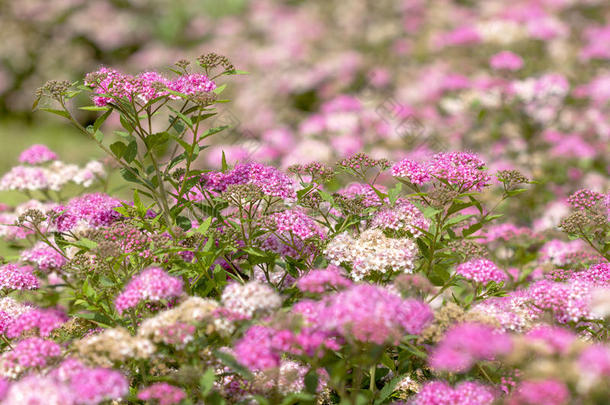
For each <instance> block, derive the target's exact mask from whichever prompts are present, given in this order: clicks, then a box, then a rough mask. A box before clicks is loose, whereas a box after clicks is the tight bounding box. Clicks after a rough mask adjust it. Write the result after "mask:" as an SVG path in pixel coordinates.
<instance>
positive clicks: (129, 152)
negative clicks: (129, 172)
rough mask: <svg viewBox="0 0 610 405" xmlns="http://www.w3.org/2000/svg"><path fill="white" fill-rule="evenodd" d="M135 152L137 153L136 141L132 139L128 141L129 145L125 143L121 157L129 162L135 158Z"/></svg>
mask: <svg viewBox="0 0 610 405" xmlns="http://www.w3.org/2000/svg"><path fill="white" fill-rule="evenodd" d="M137 154H138V143H137V142H136V141H135V140H133V141H131V142H129V145H127V148H126V149H125V152H124V153H123V159H125V161H126V162H127V163H131V162H133V160H134V159H135V158H136V156H137Z"/></svg>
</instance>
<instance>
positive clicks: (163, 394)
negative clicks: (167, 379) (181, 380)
mask: <svg viewBox="0 0 610 405" xmlns="http://www.w3.org/2000/svg"><path fill="white" fill-rule="evenodd" d="M184 398H186V394H185V392H184V390H183V389H182V388H178V387H175V386H173V385H170V384H168V383H163V382H160V383H154V384H153V385H151V386H149V387H147V388H145V389H142V390H140V392H138V399H141V400H142V401H152V400H157V401H158V402H159V405H174V404H177V403H179V402H180V401H182V400H183V399H184Z"/></svg>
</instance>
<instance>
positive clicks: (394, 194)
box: [388, 183, 402, 205]
mask: <svg viewBox="0 0 610 405" xmlns="http://www.w3.org/2000/svg"><path fill="white" fill-rule="evenodd" d="M401 191H402V183H396V186H394V188H391V189H390V190H388V198H389V199H390V204H392V205H394V203H395V202H396V200H398V197H399V196H400V192H401Z"/></svg>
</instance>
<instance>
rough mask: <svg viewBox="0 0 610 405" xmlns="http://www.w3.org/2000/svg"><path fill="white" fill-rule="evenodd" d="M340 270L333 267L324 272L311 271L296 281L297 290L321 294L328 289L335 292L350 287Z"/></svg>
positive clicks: (349, 282)
mask: <svg viewBox="0 0 610 405" xmlns="http://www.w3.org/2000/svg"><path fill="white" fill-rule="evenodd" d="M341 272H342V269H341V268H339V267H336V266H333V265H330V266H328V268H326V269H325V270H312V271H310V272H309V273H307V274H306V275H304V276H302V277H301V278H299V279H298V280H297V287H299V290H301V291H304V292H310V293H318V294H321V293H323V292H324V291H327V290H329V289H333V290H337V289H340V288H346V287H349V286H351V285H352V281H351V280H350V279H348V278H346V277H344V276H343V275H342V274H341Z"/></svg>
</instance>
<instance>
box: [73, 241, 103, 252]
mask: <svg viewBox="0 0 610 405" xmlns="http://www.w3.org/2000/svg"><path fill="white" fill-rule="evenodd" d="M71 244H72V245H74V246H77V247H81V248H84V249H87V250H91V249H95V248H96V247H97V243H96V242H94V241H92V240H91V239H87V238H82V239H79V240H77V241H75V242H71Z"/></svg>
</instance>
